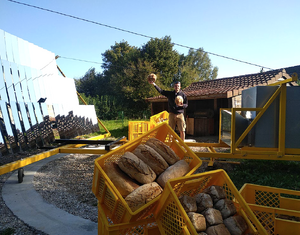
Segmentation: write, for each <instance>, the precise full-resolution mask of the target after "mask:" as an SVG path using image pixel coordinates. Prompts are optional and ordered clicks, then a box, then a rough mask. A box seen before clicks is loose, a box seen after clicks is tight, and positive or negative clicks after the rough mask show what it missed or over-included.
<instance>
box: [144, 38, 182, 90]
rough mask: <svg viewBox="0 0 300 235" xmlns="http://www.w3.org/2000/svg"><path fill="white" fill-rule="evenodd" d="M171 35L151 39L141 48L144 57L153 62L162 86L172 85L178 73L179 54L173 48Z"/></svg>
mask: <svg viewBox="0 0 300 235" xmlns="http://www.w3.org/2000/svg"><path fill="white" fill-rule="evenodd" d="M173 46H174V45H173V43H172V42H171V37H169V36H166V37H164V38H162V39H158V38H155V39H150V41H149V42H148V43H146V44H145V45H144V46H143V47H142V48H141V53H142V57H143V58H144V59H145V60H147V61H149V62H150V63H152V65H153V68H154V70H153V71H152V72H154V73H156V74H157V76H158V81H159V84H160V85H162V88H166V87H170V86H171V84H172V82H173V81H174V76H175V75H176V74H177V73H178V62H179V54H178V52H177V51H176V50H173Z"/></svg>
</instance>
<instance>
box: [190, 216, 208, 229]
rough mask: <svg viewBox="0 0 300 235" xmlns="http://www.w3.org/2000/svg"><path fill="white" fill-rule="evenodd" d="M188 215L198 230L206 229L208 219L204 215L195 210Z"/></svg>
mask: <svg viewBox="0 0 300 235" xmlns="http://www.w3.org/2000/svg"><path fill="white" fill-rule="evenodd" d="M187 215H188V217H189V219H190V221H191V222H192V225H193V226H194V228H195V229H196V231H197V232H203V231H205V230H206V221H205V217H204V216H203V215H201V214H200V213H195V212H189V213H187Z"/></svg>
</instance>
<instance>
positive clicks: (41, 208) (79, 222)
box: [2, 154, 98, 235]
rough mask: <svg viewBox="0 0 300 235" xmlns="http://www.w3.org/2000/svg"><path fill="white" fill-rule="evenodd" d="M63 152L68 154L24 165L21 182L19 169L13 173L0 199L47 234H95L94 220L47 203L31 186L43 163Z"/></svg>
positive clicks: (25, 220)
mask: <svg viewBox="0 0 300 235" xmlns="http://www.w3.org/2000/svg"><path fill="white" fill-rule="evenodd" d="M65 155H67V154H56V155H54V156H51V157H49V158H46V159H43V160H41V161H38V162H35V163H32V164H30V165H28V166H26V167H24V174H25V176H24V178H23V182H22V183H18V172H17V171H16V172H14V173H13V174H12V175H11V176H10V178H8V180H7V181H6V182H5V184H4V187H3V189H2V197H3V200H4V201H5V204H6V205H7V206H8V207H9V209H10V210H11V211H12V212H13V213H14V214H15V215H16V216H17V217H18V218H20V219H21V220H23V221H24V222H25V223H26V224H28V225H30V226H32V227H34V228H36V229H38V230H40V231H43V232H45V233H47V234H49V235H52V234H53V235H58V234H63V235H77V234H78V235H83V234H84V235H96V234H98V225H97V223H94V222H92V221H90V220H86V219H83V218H81V217H78V216H74V215H72V214H69V213H67V212H65V211H63V210H61V209H59V208H57V207H55V206H54V205H52V204H49V203H47V202H46V201H45V200H44V199H43V198H42V196H41V195H40V194H39V193H38V192H36V191H35V189H34V186H33V177H34V174H35V173H36V172H37V171H38V170H39V169H40V168H41V167H42V166H43V165H45V164H46V163H48V162H50V161H53V160H55V159H57V158H60V157H62V156H65Z"/></svg>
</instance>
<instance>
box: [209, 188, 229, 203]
mask: <svg viewBox="0 0 300 235" xmlns="http://www.w3.org/2000/svg"><path fill="white" fill-rule="evenodd" d="M203 193H207V194H209V195H210V196H211V198H212V200H213V202H214V204H215V203H216V202H217V201H219V200H220V199H225V198H226V194H225V191H224V189H223V188H222V187H221V186H219V185H212V186H210V187H208V188H206V189H205V190H204V191H203Z"/></svg>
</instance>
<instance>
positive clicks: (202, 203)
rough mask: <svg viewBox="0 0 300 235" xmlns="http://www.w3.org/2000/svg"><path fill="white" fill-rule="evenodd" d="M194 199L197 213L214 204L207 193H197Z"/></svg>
mask: <svg viewBox="0 0 300 235" xmlns="http://www.w3.org/2000/svg"><path fill="white" fill-rule="evenodd" d="M195 199H196V203H197V212H198V213H202V211H204V210H206V209H207V208H212V207H213V206H214V203H213V200H212V199H211V196H210V195H209V194H206V193H199V194H197V195H196V196H195Z"/></svg>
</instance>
